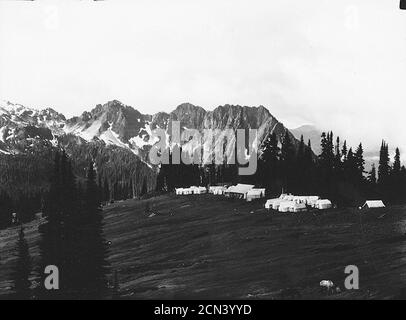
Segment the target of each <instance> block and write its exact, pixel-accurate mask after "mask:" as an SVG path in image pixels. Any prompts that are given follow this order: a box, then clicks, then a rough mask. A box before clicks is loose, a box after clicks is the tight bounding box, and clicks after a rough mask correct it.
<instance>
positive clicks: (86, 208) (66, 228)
mask: <svg viewBox="0 0 406 320" xmlns="http://www.w3.org/2000/svg"><path fill="white" fill-rule="evenodd" d="M50 180H51V182H50V189H49V192H48V194H47V196H46V199H45V203H44V207H43V214H44V216H45V218H46V222H45V223H43V224H41V225H40V226H39V233H40V236H41V239H40V243H39V247H40V263H39V268H38V270H36V271H37V272H36V274H38V275H40V276H39V279H37V281H36V282H37V283H39V284H40V285H39V287H38V288H36V289H35V290H34V291H32V292H31V290H30V286H31V282H30V275H32V274H33V271H34V270H32V261H31V258H30V256H29V251H28V246H27V243H26V240H25V238H24V231H23V229H21V231H20V235H19V240H18V245H17V248H18V250H17V253H18V260H17V264H16V268H15V272H14V273H13V279H14V291H15V295H16V297H17V298H39V299H45V298H46V299H95V298H101V297H103V296H105V295H106V292H107V290H108V286H107V278H106V275H107V272H108V264H107V262H106V252H107V251H106V250H107V243H106V241H105V240H104V238H103V216H102V210H101V199H102V196H101V195H102V190H101V188H100V187H99V186H98V185H97V183H96V180H97V174H96V171H95V168H94V164H93V162H91V161H90V162H89V164H88V168H87V175H86V179H85V181H84V182H83V183H82V182H81V181H79V180H78V179H76V177H75V175H74V174H73V171H72V162H71V160H70V159H69V158H68V156H67V155H66V153H65V152H64V151H62V152H59V151H58V152H56V154H55V160H54V165H53V173H52V175H51V177H50ZM47 266H56V267H57V268H58V269H59V272H60V273H59V290H47V288H45V287H44V283H45V279H46V277H47V275H46V274H45V273H44V270H45V268H46V267H47ZM107 294H108V293H107Z"/></svg>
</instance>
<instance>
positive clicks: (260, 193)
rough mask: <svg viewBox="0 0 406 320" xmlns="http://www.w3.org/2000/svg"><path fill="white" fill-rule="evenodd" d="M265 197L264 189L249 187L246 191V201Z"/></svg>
mask: <svg viewBox="0 0 406 320" xmlns="http://www.w3.org/2000/svg"><path fill="white" fill-rule="evenodd" d="M263 197H265V189H251V190H249V191H248V192H247V201H252V200H253V199H261V198H263Z"/></svg>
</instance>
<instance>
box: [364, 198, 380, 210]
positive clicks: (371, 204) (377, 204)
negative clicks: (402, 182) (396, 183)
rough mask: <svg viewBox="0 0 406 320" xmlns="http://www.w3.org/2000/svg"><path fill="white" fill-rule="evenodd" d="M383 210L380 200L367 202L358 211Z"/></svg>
mask: <svg viewBox="0 0 406 320" xmlns="http://www.w3.org/2000/svg"><path fill="white" fill-rule="evenodd" d="M375 208H385V204H384V203H383V201H382V200H368V201H367V202H365V204H364V205H363V206H362V207H361V208H360V209H375Z"/></svg>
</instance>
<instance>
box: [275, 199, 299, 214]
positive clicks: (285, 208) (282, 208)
mask: <svg viewBox="0 0 406 320" xmlns="http://www.w3.org/2000/svg"><path fill="white" fill-rule="evenodd" d="M294 205H295V203H294V202H293V201H284V202H281V203H280V205H279V209H278V210H279V212H290V211H291V210H293V207H294Z"/></svg>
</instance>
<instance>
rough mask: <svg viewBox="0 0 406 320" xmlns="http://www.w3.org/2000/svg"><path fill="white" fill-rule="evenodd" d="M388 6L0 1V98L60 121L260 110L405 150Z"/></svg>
mask: <svg viewBox="0 0 406 320" xmlns="http://www.w3.org/2000/svg"><path fill="white" fill-rule="evenodd" d="M405 87H406V11H401V10H399V0H368V1H365V0H352V1H347V0H341V1H331V0H306V1H303V0H280V1H270V0H266V1H255V0H250V1H236V0H230V1H227V0H221V1H220V0H216V1H208V0H202V1H200V0H199V1H191V0H186V1H176V0H171V1H167V0H165V1H151V0H148V1H141V0H137V1H120V0H107V1H100V2H91V1H75V0H70V1H68V0H65V1H62V0H59V1H58V0H52V1H45V0H42V1H41V0H37V1H34V2H27V1H0V96H1V98H4V99H8V100H11V101H14V102H19V103H22V104H26V105H29V106H34V107H43V106H52V107H53V108H55V109H56V110H58V111H61V112H63V113H64V114H66V115H67V116H72V115H77V114H81V113H82V112H83V111H84V110H86V109H87V110H89V109H90V108H92V107H94V106H95V105H96V104H98V103H104V102H106V101H108V100H112V99H118V100H120V101H122V102H123V103H125V104H128V105H131V106H133V107H134V108H136V109H138V110H140V111H141V112H143V113H154V112H157V111H171V110H172V109H174V108H175V107H176V106H177V105H178V104H180V103H182V102H191V103H193V104H197V105H200V106H202V107H204V108H206V109H213V108H215V107H216V106H218V105H222V104H226V103H229V104H240V105H249V106H257V105H264V106H266V107H267V108H268V109H269V110H270V111H271V113H273V114H274V115H275V116H276V117H277V118H278V119H279V120H281V121H282V122H283V123H284V124H285V125H287V126H288V127H290V128H293V127H296V126H299V125H301V124H307V123H311V124H315V125H317V126H319V127H321V128H323V129H330V128H331V129H333V130H334V131H336V132H338V133H340V134H341V135H343V136H345V137H346V138H348V139H349V140H350V142H351V143H353V144H356V143H358V142H359V141H363V142H364V143H365V145H366V147H367V149H370V148H373V147H374V148H376V147H379V145H380V140H381V139H382V138H385V139H387V140H388V141H389V143H390V144H392V145H399V146H401V147H402V149H403V150H404V152H406V130H405V128H404V124H403V122H404V121H405V120H406V119H405V115H406V111H404V110H405V107H406V88H405Z"/></svg>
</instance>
